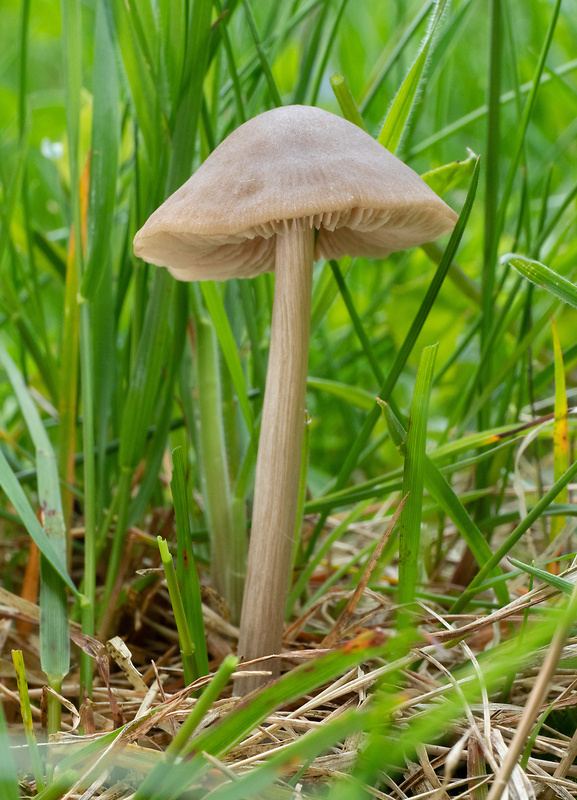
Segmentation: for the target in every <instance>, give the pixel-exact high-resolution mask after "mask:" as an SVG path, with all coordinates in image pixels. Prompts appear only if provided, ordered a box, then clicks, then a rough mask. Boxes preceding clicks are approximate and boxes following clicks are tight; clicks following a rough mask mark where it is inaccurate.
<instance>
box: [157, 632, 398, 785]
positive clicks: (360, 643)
mask: <svg viewBox="0 0 577 800" xmlns="http://www.w3.org/2000/svg"><path fill="white" fill-rule="evenodd" d="M379 639H380V637H378V636H376V635H375V634H373V633H367V634H365V635H361V636H360V637H357V639H353V640H352V641H351V642H349V643H348V644H347V645H344V646H343V647H339V648H336V649H334V650H333V651H331V652H328V653H326V654H324V655H322V656H321V657H319V658H316V659H314V660H313V661H309V662H307V663H304V664H302V665H300V666H298V667H296V668H295V669H293V670H291V672H289V673H288V674H286V675H284V676H283V677H282V678H281V679H280V680H279V681H276V682H275V683H274V684H272V685H271V686H269V687H267V688H265V689H264V690H263V691H261V692H259V693H258V694H257V695H253V696H251V697H250V698H249V699H247V700H246V701H245V702H243V703H241V704H240V705H239V706H238V707H237V708H236V709H235V710H234V711H232V712H231V713H230V714H228V715H227V716H226V717H225V718H223V719H222V721H221V722H220V724H219V725H218V726H216V727H214V728H213V729H212V730H208V731H206V732H203V733H201V734H200V735H199V736H197V737H194V738H193V739H192V740H191V741H190V742H189V743H188V745H187V746H186V748H185V749H184V753H183V755H184V754H189V756H190V757H189V760H187V761H184V762H183V763H182V764H179V765H176V764H175V765H172V766H171V769H170V772H168V773H167V774H166V777H165V778H164V779H163V781H162V786H163V789H164V795H163V796H164V797H165V800H172V799H173V798H174V797H176V796H177V795H179V794H180V793H181V792H182V791H183V790H184V789H185V787H186V786H188V785H190V783H192V782H193V781H196V780H198V779H199V778H200V777H201V776H202V775H203V774H204V773H205V772H206V771H207V770H208V769H209V768H210V763H209V762H208V761H207V760H206V759H205V758H204V755H203V753H209V754H210V755H215V756H217V757H218V756H221V755H223V754H224V753H226V752H227V751H228V750H230V749H231V748H232V747H234V746H235V744H237V743H238V742H240V741H242V739H243V738H244V737H245V736H246V735H248V733H249V732H250V731H252V730H254V728H255V727H256V726H258V725H259V724H260V722H262V721H263V720H264V719H265V718H266V716H267V715H268V714H270V713H271V712H272V711H273V709H274V708H276V707H277V706H278V705H279V704H285V703H287V702H289V701H290V699H291V698H293V697H294V698H296V697H302V696H303V695H306V694H308V693H309V692H311V691H313V690H314V689H315V688H317V687H319V686H321V685H323V684H324V683H327V682H328V681H330V680H332V679H334V678H335V677H336V676H338V675H340V674H342V673H343V672H345V671H346V670H348V669H351V668H352V667H353V666H355V665H356V664H360V663H361V662H364V661H366V660H368V659H371V658H375V657H383V658H387V660H389V659H391V656H392V655H393V654H395V655H396V654H397V653H398V652H399V650H400V649H401V647H402V645H401V644H400V643H399V641H393V640H390V641H389V642H388V643H387V644H382V640H381V641H379ZM403 645H406V640H403ZM392 669H394V668H392Z"/></svg>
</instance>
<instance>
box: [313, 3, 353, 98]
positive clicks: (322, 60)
mask: <svg viewBox="0 0 577 800" xmlns="http://www.w3.org/2000/svg"><path fill="white" fill-rule="evenodd" d="M347 3H348V0H340V3H339V6H338V8H337V11H336V14H335V18H334V21H333V24H332V26H331V29H330V31H329V33H328V35H327V37H326V41H325V44H324V45H323V52H322V54H321V55H320V57H319V58H318V67H317V74H316V78H315V80H314V82H313V88H312V91H311V94H310V100H309V103H308V104H309V105H311V106H315V105H316V104H317V99H318V96H319V92H320V89H321V84H322V81H323V78H324V76H325V72H326V68H327V64H328V62H329V58H330V55H331V50H332V48H333V45H334V44H335V41H336V35H337V31H338V29H339V25H340V24H341V20H342V18H343V14H344V12H345V8H346V5H347Z"/></svg>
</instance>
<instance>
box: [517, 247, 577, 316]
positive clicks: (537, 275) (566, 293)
mask: <svg viewBox="0 0 577 800" xmlns="http://www.w3.org/2000/svg"><path fill="white" fill-rule="evenodd" d="M501 263H503V264H509V266H511V267H513V269H516V270H517V272H518V273H519V274H520V275H522V276H523V277H524V278H526V279H527V280H528V281H531V283H534V284H535V285H536V286H540V287H541V288H542V289H546V290H547V291H548V292H550V293H551V294H553V295H555V297H558V298H559V299H560V300H562V301H563V302H564V303H568V304H569V305H570V306H573V308H577V287H576V286H575V285H574V284H572V283H571V282H570V281H568V280H567V279H566V278H563V277H562V276H561V275H558V274H557V273H556V272H553V270H552V269H549V267H546V266H545V264H541V263H540V262H539V261H533V260H532V259H530V258H526V257H525V256H520V255H517V254H516V253H507V254H506V255H504V256H502V257H501Z"/></svg>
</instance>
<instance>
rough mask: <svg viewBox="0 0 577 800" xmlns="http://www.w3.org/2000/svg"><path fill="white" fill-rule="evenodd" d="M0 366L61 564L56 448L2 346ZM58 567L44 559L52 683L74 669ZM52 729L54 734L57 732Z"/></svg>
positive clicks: (45, 642)
mask: <svg viewBox="0 0 577 800" xmlns="http://www.w3.org/2000/svg"><path fill="white" fill-rule="evenodd" d="M0 362H1V363H2V366H3V367H4V369H5V370H6V373H7V375H8V377H9V379H10V382H11V384H12V387H13V389H14V392H15V394H16V396H17V398H18V402H19V404H20V408H21V409H22V414H23V416H24V419H25V421H26V425H27V426H28V430H29V431H30V435H31V437H32V440H33V442H34V447H35V448H36V466H37V476H38V500H39V503H40V507H41V509H42V514H43V518H44V529H45V531H46V536H47V538H48V539H49V541H50V543H51V544H52V546H53V548H54V549H55V551H56V552H57V553H58V556H59V562H60V563H62V564H63V563H65V561H66V525H65V523H64V515H63V513H62V498H61V495H60V479H59V475H58V465H57V462H56V456H55V454H54V450H53V448H52V444H51V442H50V439H49V438H48V435H47V433H46V430H45V429H44V425H43V424H42V420H41V419H40V414H39V413H38V411H37V410H36V406H35V405H34V402H33V401H32V398H31V397H30V394H29V392H28V388H27V386H26V384H25V383H24V380H23V379H22V376H21V374H20V372H19V371H18V368H17V367H16V365H15V364H14V362H13V361H12V359H11V358H10V356H9V355H8V353H7V351H6V349H5V348H4V346H3V345H2V344H0ZM55 567H56V565H53V564H51V563H50V560H48V561H47V560H46V558H45V557H43V558H42V559H41V568H40V569H41V578H42V582H41V588H40V659H41V663H42V669H43V670H44V672H45V673H46V674H47V675H48V676H49V679H50V680H52V681H57V682H58V681H61V680H62V677H63V676H64V675H66V674H67V672H68V670H69V669H70V639H69V635H68V601H67V596H66V587H65V584H64V583H63V581H62V578H61V576H60V575H59V574H58V571H57V570H56V568H55ZM58 727H59V726H58V725H57V726H56V728H54V727H52V728H51V730H57V729H58Z"/></svg>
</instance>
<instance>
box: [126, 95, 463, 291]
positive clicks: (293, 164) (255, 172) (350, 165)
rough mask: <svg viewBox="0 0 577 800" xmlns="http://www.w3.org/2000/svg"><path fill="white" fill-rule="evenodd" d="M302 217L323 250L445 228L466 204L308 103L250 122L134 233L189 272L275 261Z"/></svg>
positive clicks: (394, 246)
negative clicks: (451, 201) (452, 203)
mask: <svg viewBox="0 0 577 800" xmlns="http://www.w3.org/2000/svg"><path fill="white" fill-rule="evenodd" d="M296 219H304V220H306V222H307V224H308V225H310V226H311V228H312V227H314V228H316V229H317V230H318V232H319V233H318V237H317V241H316V247H315V260H318V259H320V258H340V257H341V256H343V255H345V254H347V255H350V256H367V257H371V258H382V257H385V256H387V255H389V253H392V252H394V251H398V250H404V249H406V248H408V247H414V246H415V245H419V244H423V243H424V242H430V241H433V240H434V239H437V238H438V237H439V236H441V235H442V234H443V233H446V232H448V231H450V230H452V229H453V228H454V226H455V222H456V221H457V215H456V214H455V212H454V211H453V210H452V209H450V208H449V207H448V206H447V205H446V204H445V203H444V202H443V201H442V200H441V199H440V198H439V197H438V196H437V195H436V194H435V193H434V192H433V191H432V190H431V189H430V188H429V187H428V186H427V185H426V184H425V183H424V181H423V180H421V178H420V177H419V176H418V175H417V174H416V173H415V172H413V170H412V169H410V167H407V166H406V165H405V164H403V163H402V161H399V159H398V158H396V157H395V156H394V155H392V154H391V153H389V152H388V150H386V149H385V148H384V147H383V146H382V145H380V144H379V143H378V142H377V141H375V140H374V139H373V138H372V136H370V135H369V134H368V133H365V132H364V131H363V130H361V129H360V128H358V127H357V126H356V125H353V124H352V123H350V122H348V121H347V120H345V119H342V118H341V117H338V116H336V115H335V114H331V113H329V112H328V111H322V110H321V109H319V108H312V107H309V106H284V107H281V108H275V109H273V110H272V111H266V112H265V113H264V114H260V115H259V116H258V117H254V118H253V119H251V120H249V121H248V122H245V123H244V124H243V125H241V126H240V127H239V128H237V129H236V130H235V131H233V132H232V133H231V134H230V136H228V137H227V138H226V139H225V140H224V141H223V142H221V144H220V145H219V146H218V147H217V148H216V149H215V150H214V151H213V153H212V154H211V155H210V156H209V157H208V158H207V159H206V161H205V162H204V163H203V164H202V165H201V166H200V167H199V168H198V170H197V171H196V172H195V173H194V175H193V176H192V177H191V178H190V179H189V180H188V181H187V182H186V183H185V184H184V185H183V186H181V187H180V189H178V190H177V191H176V192H175V193H174V194H173V195H171V197H169V198H168V200H166V202H165V203H163V205H162V206H160V208H158V209H157V210H156V211H155V212H154V213H153V214H152V216H151V217H150V218H149V219H148V221H147V222H146V224H145V225H144V226H143V227H142V228H141V230H140V231H138V233H137V234H136V236H135V237H134V252H135V254H136V255H137V256H139V257H140V258H142V259H144V260H145V261H148V262H150V263H153V264H156V265H158V266H164V267H168V269H169V270H170V272H171V273H172V274H173V275H174V276H175V277H176V278H179V279H180V280H187V281H196V280H227V279H228V278H241V277H252V276H254V275H257V274H259V273H261V272H268V271H272V270H274V266H275V240H276V236H277V235H282V233H283V232H284V231H286V230H287V229H288V227H289V226H290V225H291V220H296Z"/></svg>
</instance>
